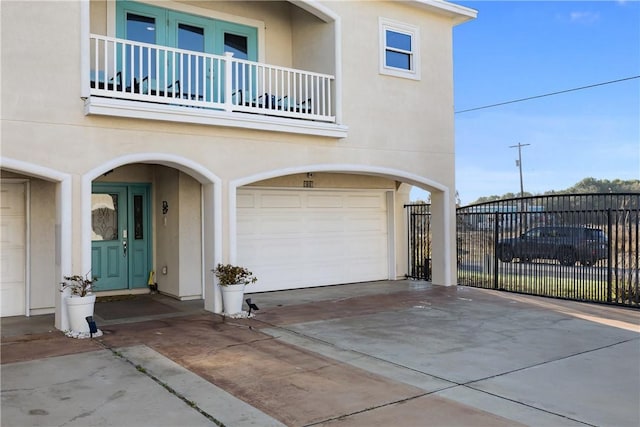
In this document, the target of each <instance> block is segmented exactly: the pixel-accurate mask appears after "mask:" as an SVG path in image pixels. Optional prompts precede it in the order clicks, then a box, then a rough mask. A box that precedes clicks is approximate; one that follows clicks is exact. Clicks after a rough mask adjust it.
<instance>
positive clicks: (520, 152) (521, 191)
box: [509, 142, 531, 197]
mask: <svg viewBox="0 0 640 427" xmlns="http://www.w3.org/2000/svg"><path fill="white" fill-rule="evenodd" d="M527 145H531V144H520V143H519V142H518V145H510V146H509V148H516V147H518V160H516V166H518V167H519V168H520V197H524V184H523V183H522V147H526V146H527Z"/></svg>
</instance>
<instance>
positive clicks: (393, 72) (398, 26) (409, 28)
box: [378, 17, 420, 80]
mask: <svg viewBox="0 0 640 427" xmlns="http://www.w3.org/2000/svg"><path fill="white" fill-rule="evenodd" d="M378 20H379V28H380V43H379V44H380V55H379V56H380V65H379V68H380V74H385V75H389V76H395V77H404V78H407V79H413V80H420V28H418V27H416V26H414V25H409V24H404V23H402V22H397V21H393V20H391V19H387V18H382V17H380V18H379V19H378ZM387 31H394V32H397V33H402V34H406V35H408V36H410V37H411V51H410V52H405V53H408V54H409V55H410V56H411V69H410V70H405V69H402V68H396V67H392V66H388V65H387V62H386V59H387V55H386V52H387Z"/></svg>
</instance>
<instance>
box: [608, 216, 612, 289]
mask: <svg viewBox="0 0 640 427" xmlns="http://www.w3.org/2000/svg"><path fill="white" fill-rule="evenodd" d="M612 231H613V224H612V218H611V208H609V209H607V302H611V300H612V296H611V294H612V293H613V266H612V265H611V264H612V260H613V258H612V255H611V252H612V250H611V240H612Z"/></svg>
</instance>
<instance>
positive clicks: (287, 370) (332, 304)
mask: <svg viewBox="0 0 640 427" xmlns="http://www.w3.org/2000/svg"><path fill="white" fill-rule="evenodd" d="M249 296H250V297H251V298H252V299H253V302H255V303H256V304H257V305H258V306H259V307H260V311H258V312H257V313H256V316H255V317H254V318H252V319H243V320H232V319H224V318H222V317H220V316H217V315H213V314H210V313H206V312H204V311H203V310H202V309H201V307H198V306H194V305H193V303H191V305H190V306H189V311H188V312H187V311H185V312H184V313H179V312H174V313H170V314H169V313H163V314H162V315H157V316H153V315H150V316H148V317H145V318H140V317H139V318H136V317H135V316H134V317H127V318H124V317H120V319H112V320H109V321H105V320H104V319H102V323H99V325H98V326H99V327H100V328H101V329H102V330H103V331H104V335H103V336H102V337H100V338H98V339H94V340H93V341H91V340H82V341H78V340H72V339H69V338H66V337H64V336H62V334H60V333H59V332H56V331H52V332H49V331H46V332H45V331H42V330H37V331H32V332H29V331H25V329H24V322H23V324H22V325H21V326H20V327H18V326H17V325H18V323H19V322H18V323H15V322H11V321H10V320H5V319H3V331H2V335H3V338H2V425H20V426H22V425H119V426H126V425H132V426H134V425H208V424H218V425H220V424H224V425H229V426H244V425H257V426H261V425H265V426H266V425H290V426H305V425H327V426H333V425H344V426H365V425H366V426H372V425H398V426H423V425H429V426H434V425H435V426H438V425H442V426H461V425H474V426H478V425H486V426H499V425H504V426H512V425H518V424H522V425H531V426H545V425H546V426H560V425H599V426H600V425H602V426H638V425H640V409H639V408H640V406H639V404H638V403H639V402H640V363H639V361H640V311H638V310H630V309H622V308H616V307H608V306H597V305H588V304H581V303H575V302H567V301H560V300H550V299H542V298H536V297H526V296H520V295H515V294H507V293H499V292H493V291H487V290H482V289H474V288H466V287H448V288H445V287H439V286H432V285H430V284H429V283H426V282H415V281H396V282H374V283H362V284H352V285H342V286H331V287H324V288H313V289H306V290H295V291H284V292H271V293H264V294H254V295H249ZM158 298H160V297H158ZM143 303H145V302H143ZM110 304H111V303H110ZM114 304H116V303H114ZM128 304H129V306H131V303H130V302H129V303H128ZM146 304H147V307H150V306H151V303H149V302H148V301H146ZM153 304H164V305H166V306H168V307H172V306H173V307H179V305H175V302H172V301H167V300H162V299H156V300H154V302H153ZM112 307H113V309H110V310H109V313H112V314H113V313H117V312H118V308H117V306H116V305H114V306H112ZM134 311H135V310H134ZM144 311H145V310H144V309H141V310H139V312H140V313H142V312H144ZM151 311H153V310H150V311H149V312H151ZM160 311H163V310H155V311H154V312H160ZM164 311H169V310H164ZM105 317H112V318H116V317H118V316H115V314H114V315H112V316H109V315H107V314H105ZM21 328H22V329H21ZM12 330H13V331H14V332H15V333H12ZM98 373H99V374H98ZM61 390H63V391H61ZM63 398H64V399H63ZM62 408H64V410H63V409H62ZM87 408H91V409H87ZM176 420H179V422H178V421H176Z"/></svg>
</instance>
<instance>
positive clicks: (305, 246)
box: [229, 164, 455, 291]
mask: <svg viewBox="0 0 640 427" xmlns="http://www.w3.org/2000/svg"><path fill="white" fill-rule="evenodd" d="M319 182H320V185H318V183H319ZM402 184H406V187H408V186H409V185H418V186H421V187H423V188H425V189H428V190H430V191H431V192H432V194H433V197H432V198H433V200H434V208H433V210H434V216H437V218H435V219H434V224H436V223H437V227H439V230H438V231H437V232H434V247H437V251H438V255H437V256H436V255H435V254H434V283H438V284H442V285H451V284H455V283H452V277H455V274H453V273H452V271H451V269H452V268H455V263H454V264H453V265H452V263H451V260H450V258H449V257H448V256H447V254H449V252H451V230H450V226H451V224H453V221H451V218H449V216H450V215H451V214H452V212H454V211H453V207H452V206H455V205H454V204H453V203H455V202H454V201H451V200H450V197H449V195H450V192H449V190H448V189H447V188H446V187H445V186H443V185H441V184H439V183H437V182H433V181H431V180H429V179H428V178H424V177H420V176H415V175H410V174H407V173H406V172H404V171H399V170H393V169H388V168H379V167H370V166H363V165H345V164H320V165H306V166H301V167H294V168H289V169H286V170H278V171H271V172H265V173H261V174H256V175H253V176H250V177H246V178H242V179H237V180H234V181H231V183H230V190H229V218H230V220H229V229H230V259H231V260H232V262H234V263H241V264H247V265H250V266H252V267H253V268H254V269H255V270H257V271H256V272H257V273H258V274H259V275H261V276H263V278H264V280H263V282H262V283H259V284H258V285H257V286H255V287H254V289H255V290H256V291H270V290H277V289H291V288H297V287H310V286H319V285H329V284H339V283H349V282H362V281H371V280H389V279H390V280H395V279H397V278H401V277H403V276H404V272H403V270H402V267H400V265H402V266H404V265H405V264H406V261H404V259H405V257H406V254H405V253H404V252H406V251H405V244H404V239H406V230H405V228H404V218H403V216H402V209H401V208H402V206H403V204H404V203H407V202H408V189H407V191H406V192H403V191H402V190H401V189H400V187H401V186H402ZM405 195H406V200H405V199H404V197H405ZM434 252H435V251H434ZM278 282H281V283H278Z"/></svg>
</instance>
